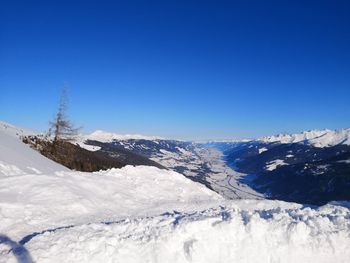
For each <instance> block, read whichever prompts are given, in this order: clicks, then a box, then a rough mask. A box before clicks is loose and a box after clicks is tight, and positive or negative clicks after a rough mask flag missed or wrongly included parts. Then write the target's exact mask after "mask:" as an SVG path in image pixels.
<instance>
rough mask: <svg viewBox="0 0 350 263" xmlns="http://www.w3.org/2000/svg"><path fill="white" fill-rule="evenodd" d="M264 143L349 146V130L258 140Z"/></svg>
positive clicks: (307, 132)
mask: <svg viewBox="0 0 350 263" xmlns="http://www.w3.org/2000/svg"><path fill="white" fill-rule="evenodd" d="M258 141H261V142H265V143H283V144H285V143H303V144H307V145H312V146H315V147H319V148H322V147H331V146H335V145H339V144H345V145H350V128H349V129H340V130H312V131H305V132H302V133H297V134H279V135H275V136H268V137H263V138H260V139H258Z"/></svg>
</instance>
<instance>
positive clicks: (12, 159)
mask: <svg viewBox="0 0 350 263" xmlns="http://www.w3.org/2000/svg"><path fill="white" fill-rule="evenodd" d="M17 134H18V133H17V132H16V130H14V129H11V130H9V129H8V128H4V126H0V178H1V177H2V176H16V175H25V174H28V173H29V174H32V173H35V174H39V173H52V172H55V171H68V169H67V168H65V167H63V166H62V165H59V164H57V163H55V162H53V161H51V160H49V159H47V158H46V157H44V156H42V155H41V154H39V153H38V152H37V151H35V150H33V149H31V148H30V147H29V146H28V145H25V144H24V143H23V142H21V141H20V139H19V138H18V135H17Z"/></svg>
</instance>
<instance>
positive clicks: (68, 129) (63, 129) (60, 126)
mask: <svg viewBox="0 0 350 263" xmlns="http://www.w3.org/2000/svg"><path fill="white" fill-rule="evenodd" d="M67 109H68V90H67V87H66V86H64V87H63V89H62V94H61V97H60V102H59V105H58V111H57V113H56V116H55V118H54V120H53V121H51V122H50V129H49V134H52V135H54V139H53V145H56V144H57V142H58V141H60V140H62V141H70V140H72V139H74V136H75V135H77V133H78V131H79V128H74V125H73V124H72V122H71V121H70V120H69V119H68V117H67V115H66V112H67Z"/></svg>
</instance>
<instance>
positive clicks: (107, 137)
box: [86, 130, 162, 142]
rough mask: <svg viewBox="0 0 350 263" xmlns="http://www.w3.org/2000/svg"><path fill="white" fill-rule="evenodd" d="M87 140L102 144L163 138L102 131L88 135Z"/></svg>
mask: <svg viewBox="0 0 350 263" xmlns="http://www.w3.org/2000/svg"><path fill="white" fill-rule="evenodd" d="M86 139H88V140H95V141H100V142H112V141H114V140H118V141H124V140H133V139H134V140H161V139H162V138H161V137H157V136H146V135H140V134H117V133H113V132H106V131H102V130H96V131H94V132H93V133H91V134H89V135H86Z"/></svg>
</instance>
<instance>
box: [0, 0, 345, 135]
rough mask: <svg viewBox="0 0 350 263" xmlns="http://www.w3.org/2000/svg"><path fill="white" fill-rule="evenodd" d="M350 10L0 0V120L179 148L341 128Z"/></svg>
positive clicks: (314, 5)
mask: <svg viewBox="0 0 350 263" xmlns="http://www.w3.org/2000/svg"><path fill="white" fill-rule="evenodd" d="M349 14H350V2H349V1H331V0H329V1H308V0H303V1H283V0H279V1H277V0H276V1H258V0H257V1H159V2H156V1H101V0H100V1H16V0H4V1H1V2H0V89H1V92H0V119H1V120H4V121H7V122H11V123H14V124H17V125H21V126H25V127H29V128H32V129H36V130H44V129H46V128H47V123H48V121H49V119H50V118H51V117H52V116H53V115H54V113H55V110H56V108H57V102H58V97H59V94H60V89H61V87H62V86H63V83H67V84H68V86H69V89H70V109H69V112H68V113H69V116H70V117H71V118H72V119H73V120H74V122H75V123H76V124H77V125H82V126H84V129H85V131H86V132H90V131H93V130H95V129H103V130H110V131H115V132H120V133H141V134H148V135H160V136H164V137H174V138H182V139H204V138H235V137H256V136H261V135H268V134H275V133H279V132H296V131H301V130H305V129H314V128H318V129H321V128H341V127H349V126H350V103H349V101H350V15H349Z"/></svg>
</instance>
